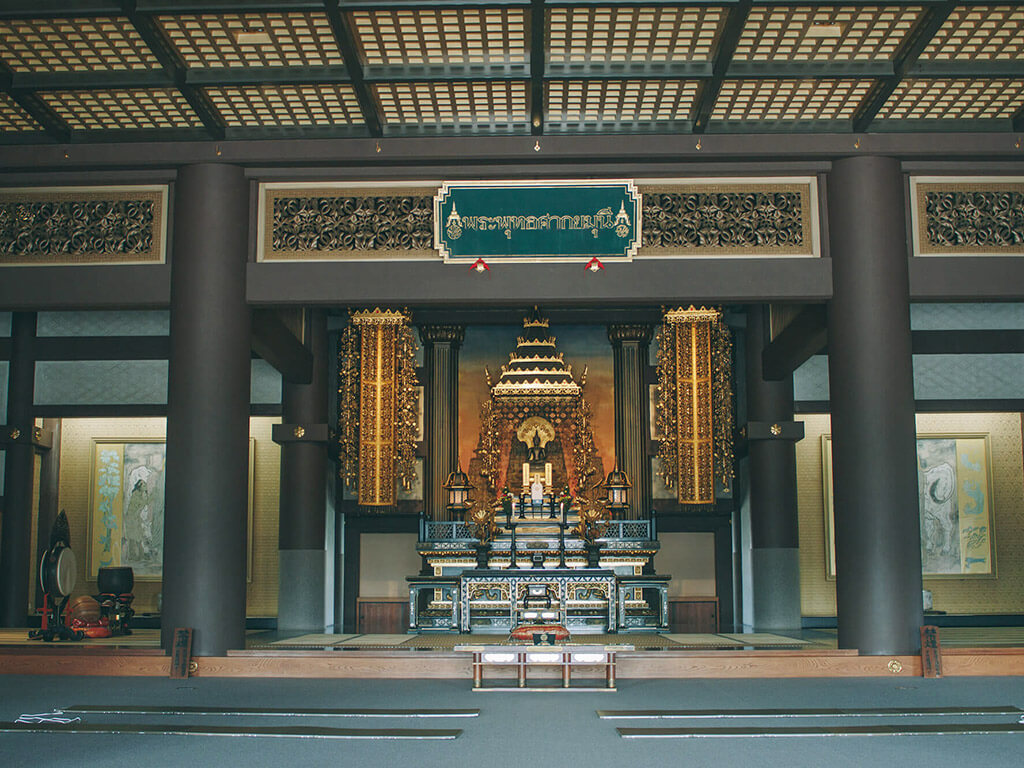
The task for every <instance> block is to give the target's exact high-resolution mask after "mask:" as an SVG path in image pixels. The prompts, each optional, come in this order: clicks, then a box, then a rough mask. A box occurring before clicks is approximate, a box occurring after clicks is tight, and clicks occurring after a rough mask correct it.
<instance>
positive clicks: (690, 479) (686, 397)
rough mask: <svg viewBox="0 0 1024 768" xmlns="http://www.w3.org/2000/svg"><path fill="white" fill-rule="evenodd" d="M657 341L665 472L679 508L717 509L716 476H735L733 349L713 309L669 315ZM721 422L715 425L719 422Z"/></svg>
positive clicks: (661, 453) (687, 310)
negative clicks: (708, 506)
mask: <svg viewBox="0 0 1024 768" xmlns="http://www.w3.org/2000/svg"><path fill="white" fill-rule="evenodd" d="M664 320H665V326H664V328H663V330H662V332H661V334H660V337H659V349H658V369H659V382H658V389H659V395H660V397H659V400H658V404H657V405H658V407H657V413H656V418H657V420H658V427H659V431H660V432H661V434H662V438H661V449H660V451H659V454H660V458H661V472H660V474H662V475H663V476H664V477H665V480H666V482H667V483H668V484H669V486H670V487H671V486H672V485H676V486H677V488H678V497H679V502H680V503H681V504H713V503H714V501H715V476H716V474H720V475H722V476H723V481H727V479H728V476H731V462H732V450H731V438H730V437H729V436H728V435H729V433H730V432H731V429H732V419H731V413H730V412H729V411H730V410H731V402H732V398H731V390H730V384H731V382H730V381H729V379H730V378H731V376H730V367H731V366H730V364H729V359H728V356H729V351H730V350H729V345H728V336H727V331H726V330H725V329H724V327H723V326H722V324H721V322H720V320H721V313H720V312H719V311H718V310H715V309H703V308H702V309H695V308H694V307H692V306H691V307H690V308H689V309H677V310H672V311H670V312H666V313H665V316H664ZM719 421H720V422H721V423H717V422H719Z"/></svg>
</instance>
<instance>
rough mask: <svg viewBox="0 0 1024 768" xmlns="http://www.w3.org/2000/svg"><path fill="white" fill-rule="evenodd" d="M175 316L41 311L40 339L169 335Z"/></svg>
mask: <svg viewBox="0 0 1024 768" xmlns="http://www.w3.org/2000/svg"><path fill="white" fill-rule="evenodd" d="M170 332H171V313H170V312H167V311H163V310H154V311H120V312H40V313H39V315H38V318H37V320H36V335H37V336H167V335H169V334H170Z"/></svg>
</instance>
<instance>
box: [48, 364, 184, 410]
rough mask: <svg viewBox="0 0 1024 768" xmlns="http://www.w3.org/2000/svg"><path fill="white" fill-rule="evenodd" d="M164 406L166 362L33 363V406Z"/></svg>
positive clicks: (165, 397) (165, 398)
mask: <svg viewBox="0 0 1024 768" xmlns="http://www.w3.org/2000/svg"><path fill="white" fill-rule="evenodd" d="M166 402H167V361H166V360H79V361H64V360H54V361H40V362H37V363H36V376H35V398H34V403H35V404H36V405H162V404H164V403H166Z"/></svg>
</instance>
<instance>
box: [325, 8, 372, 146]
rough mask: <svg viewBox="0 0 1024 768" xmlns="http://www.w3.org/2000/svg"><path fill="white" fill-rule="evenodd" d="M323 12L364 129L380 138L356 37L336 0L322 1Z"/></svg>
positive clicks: (344, 12)
mask: <svg viewBox="0 0 1024 768" xmlns="http://www.w3.org/2000/svg"><path fill="white" fill-rule="evenodd" d="M324 10H325V11H326V13H327V20H328V22H329V23H330V25H331V30H333V32H334V39H335V41H336V42H337V43H338V48H339V50H340V51H341V56H342V59H343V60H344V62H345V67H346V68H347V69H348V76H349V81H350V82H351V83H352V90H354V91H355V94H356V99H357V100H358V101H359V109H360V110H361V111H362V113H363V120H364V121H365V122H366V129H367V130H368V131H369V133H370V135H371V136H373V137H375V138H376V137H379V136H382V135H383V134H384V128H383V120H382V119H381V115H380V111H379V110H378V109H377V102H376V101H375V100H374V98H373V94H372V93H371V92H370V86H369V85H368V84H367V83H366V78H365V77H364V76H363V64H362V61H361V60H360V58H359V46H358V45H356V36H355V32H354V31H353V30H352V25H351V24H350V23H349V17H348V13H347V12H346V11H343V10H341V9H340V8H339V2H338V0H324Z"/></svg>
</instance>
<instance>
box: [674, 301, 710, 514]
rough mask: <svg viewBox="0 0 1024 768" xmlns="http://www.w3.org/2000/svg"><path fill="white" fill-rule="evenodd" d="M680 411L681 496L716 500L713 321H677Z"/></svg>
mask: <svg viewBox="0 0 1024 768" xmlns="http://www.w3.org/2000/svg"><path fill="white" fill-rule="evenodd" d="M674 330H675V337H676V345H675V354H676V359H677V363H676V370H677V371H678V377H677V386H676V413H677V414H679V426H678V435H679V438H678V445H677V451H678V457H679V458H678V471H679V479H678V482H679V500H680V502H683V503H689V504H706V503H711V502H714V500H715V489H714V473H713V469H712V455H713V453H714V446H713V444H712V436H713V423H712V415H711V324H710V323H709V322H708V321H706V320H703V321H702V320H694V321H683V322H677V323H676V324H675V328H674Z"/></svg>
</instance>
